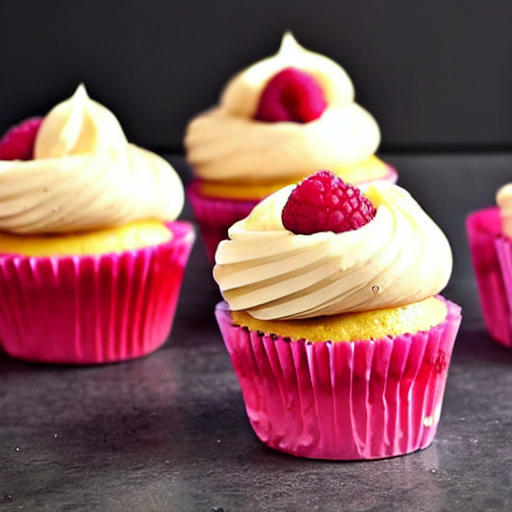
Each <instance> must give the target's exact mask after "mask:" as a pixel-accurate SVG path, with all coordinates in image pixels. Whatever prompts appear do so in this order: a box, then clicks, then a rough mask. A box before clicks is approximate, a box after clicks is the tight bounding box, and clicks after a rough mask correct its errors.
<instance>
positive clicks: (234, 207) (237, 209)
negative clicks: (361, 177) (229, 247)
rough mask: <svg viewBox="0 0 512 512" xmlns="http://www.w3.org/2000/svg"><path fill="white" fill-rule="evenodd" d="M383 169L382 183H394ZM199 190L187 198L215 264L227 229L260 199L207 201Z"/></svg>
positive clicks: (392, 173) (194, 187) (196, 184)
mask: <svg viewBox="0 0 512 512" xmlns="http://www.w3.org/2000/svg"><path fill="white" fill-rule="evenodd" d="M386 169H387V174H386V176H385V177H384V178H383V180H385V181H389V182H390V183H396V181H397V178H398V173H397V172H396V170H395V169H394V168H393V167H391V166H390V165H388V164H386ZM365 183H367V182H365ZM362 184H363V183H360V184H359V185H362ZM199 188H200V180H198V179H196V180H193V181H192V182H191V183H190V185H189V186H188V187H187V198H188V200H189V201H190V204H191V205H192V209H193V211H194V216H195V218H196V220H197V223H198V225H199V231H200V234H201V238H202V240H203V243H204V246H205V250H206V255H207V257H208V260H209V261H210V263H214V262H215V251H216V250H217V246H218V245H219V243H220V242H221V241H222V240H225V239H226V238H228V229H229V228H230V227H231V226H232V225H233V224H234V223H235V222H237V221H239V220H242V219H243V218H245V217H247V216H248V215H249V214H250V213H251V211H252V209H253V208H254V207H255V206H256V205H257V204H258V203H259V202H260V201H261V199H244V200H236V199H223V198H218V197H207V196H203V195H201V193H200V191H199Z"/></svg>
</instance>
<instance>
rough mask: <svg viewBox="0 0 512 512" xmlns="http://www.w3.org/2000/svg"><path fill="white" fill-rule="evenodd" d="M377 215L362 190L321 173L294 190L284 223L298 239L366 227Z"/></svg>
mask: <svg viewBox="0 0 512 512" xmlns="http://www.w3.org/2000/svg"><path fill="white" fill-rule="evenodd" d="M375 213H376V209H375V207H374V206H373V204H372V203H371V201H370V200H369V199H368V198H366V197H365V196H364V195H363V194H362V192H361V190H360V189H358V188H356V187H353V186H352V185H349V184H348V183H345V182H344V181H343V180H342V179H341V178H339V177H338V176H336V175H335V174H333V173H332V172H330V171H325V170H322V171H318V172H316V173H315V174H312V175H311V176H309V177H308V178H306V179H304V180H303V181H301V182H300V183H299V184H298V185H297V186H296V187H295V188H294V189H293V191H292V193H291V194H290V197H289V198H288V201H287V202H286V204H285V206H284V208H283V212H282V221H283V225H284V227H285V228H286V229H287V230H289V231H291V232H292V233H295V234H296V235H311V234H313V233H319V232H322V231H332V232H333V233H343V232H345V231H351V230H354V229H358V228H360V227H362V226H364V225H365V224H367V223H368V222H370V221H371V220H372V219H373V218H374V217H375Z"/></svg>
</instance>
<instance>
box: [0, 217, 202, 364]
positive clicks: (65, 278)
mask: <svg viewBox="0 0 512 512" xmlns="http://www.w3.org/2000/svg"><path fill="white" fill-rule="evenodd" d="M168 227H169V229H171V230H172V232H173V238H172V240H171V241H169V242H167V243H164V244H161V245H158V246H154V247H147V248H143V249H138V250H133V251H125V252H122V253H118V254H117V253H112V254H104V255H99V256H69V257H27V256H19V255H5V254H3V255H0V343H1V346H2V348H3V350H4V351H5V352H7V353H8V354H9V355H11V356H12V357H15V358H18V359H23V360H25V361H31V362H40V363H56V364H98V363H111V362H117V361H123V360H126V359H133V358H136V357H140V356H143V355H146V354H149V353H150V352H153V351H154V350H156V349H157V348H158V347H160V346H161V345H162V344H163V343H164V341H165V340H166V338H167V336H168V334H169V332H170V329H171V326H172V322H173V319H174V314H175V310H176V305H177V301H178V296H179V292H180V288H181V283H182V280H183V273H184V270H185V266H186V263H187V261H188V257H189V255H190V251H191V249H192V245H193V243H194V240H195V233H194V230H193V228H192V226H191V224H189V223H187V222H182V221H176V222H172V223H169V224H168Z"/></svg>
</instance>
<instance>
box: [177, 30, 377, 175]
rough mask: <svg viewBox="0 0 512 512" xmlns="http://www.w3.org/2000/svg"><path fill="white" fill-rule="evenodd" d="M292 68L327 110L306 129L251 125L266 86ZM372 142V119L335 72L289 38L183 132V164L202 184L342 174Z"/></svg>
mask: <svg viewBox="0 0 512 512" xmlns="http://www.w3.org/2000/svg"><path fill="white" fill-rule="evenodd" d="M290 66H291V67H296V68H300V69H302V70H304V71H307V72H309V73H311V74H312V75H313V76H314V77H315V78H316V79H317V81H318V83H319V84H320V86H321V87H322V89H323V92H324V94H325V97H326V100H327V104H328V105H327V108H326V110H325V111H324V113H323V114H322V115H321V116H320V117H319V118H318V119H316V120H314V121H311V122H309V123H303V124H301V123H292V122H276V123H266V122H260V121H256V120H254V119H253V117H254V114H255V112H256V109H257V106H258V101H259V97H260V95H261V93H262V91H263V89H264V88H265V85H266V84H267V82H268V81H269V80H270V79H271V78H272V77H273V76H274V75H275V74H276V73H277V72H279V71H281V70H282V69H285V68H287V67H290ZM379 143H380V130H379V126H378V124H377V122H376V121H375V119H374V118H373V117H372V116H371V115H370V114H369V113H368V112H367V111H366V110H365V109H364V108H362V107H361V106H360V105H359V104H357V103H355V102H354V87H353V85H352V82H351V80H350V78H349V76H348V75H347V73H346V72H345V71H344V70H343V68H342V67H341V66H339V65H338V64H337V63H335V62H334V61H332V60H331V59H329V58H327V57H325V56H323V55H320V54H318V53H314V52H311V51H308V50H306V49H304V48H303V47H302V46H300V45H299V44H298V43H297V42H296V41H295V39H294V38H293V36H292V35H291V34H290V33H287V34H285V35H284V37H283V40H282V44H281V47H280V49H279V51H278V53H277V54H275V55H274V56H272V57H269V58H267V59H264V60H262V61H260V62H258V63H256V64H254V65H252V66H250V67H249V68H247V69H245V70H244V71H242V72H240V73H239V74H238V75H236V76H235V77H234V78H232V79H231V80H230V81H229V82H228V84H227V85H226V88H225V89H224V91H223V94H222V95H221V98H220V102H219V105H217V106H215V107H214V108H212V109H210V110H208V111H207V112H204V113H202V114H200V115H199V116H197V117H196V118H194V119H193V120H192V121H191V122H190V123H189V125H188V127H187V130H186V134H185V140H184V144H185V148H186V151H187V160H188V161H189V163H190V164H191V165H192V166H193V169H194V171H195V173H196V174H197V176H198V177H200V178H202V179H205V180H232V179H236V178H243V179H246V180H247V181H248V182H250V181H251V179H254V180H259V181H261V180H264V179H269V180H274V181H275V180H276V179H277V178H281V179H284V178H286V177H289V176H291V177H295V176H297V175H303V176H306V175H308V174H311V173H312V172H314V171H316V170H318V169H330V170H331V171H333V172H337V173H339V174H340V175H342V172H343V169H346V168H347V167H351V166H353V165H355V164H356V163H358V162H360V161H362V160H364V159H365V158H368V157H369V156H371V155H373V154H374V153H375V151H376V149H377V147H378V145H379Z"/></svg>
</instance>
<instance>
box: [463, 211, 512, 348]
mask: <svg viewBox="0 0 512 512" xmlns="http://www.w3.org/2000/svg"><path fill="white" fill-rule="evenodd" d="M466 231H467V235H468V241H469V250H470V253H471V259H472V262H473V269H474V272H475V277H476V282H477V287H478V294H479V298H480V305H481V309H482V315H483V317H484V322H485V325H486V327H487V331H488V332H489V334H490V335H491V337H492V338H493V339H494V340H495V341H497V342H498V343H500V344H501V345H504V346H506V347H512V328H511V325H512V324H511V314H510V312H511V311H512V310H511V309H510V305H509V299H510V293H509V294H507V292H506V287H505V279H504V278H505V276H506V279H507V280H508V281H510V278H511V277H510V276H512V267H511V266H510V265H508V266H507V263H506V256H507V255H506V252H507V246H508V244H507V243H506V241H505V240H501V219H500V212H499V208H498V207H494V206H493V207H489V208H485V209H482V210H479V211H477V212H473V213H472V214H470V215H469V216H468V217H467V219H466ZM500 254H501V260H502V263H501V264H500ZM509 286H510V284H509ZM507 295H508V298H507Z"/></svg>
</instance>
